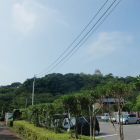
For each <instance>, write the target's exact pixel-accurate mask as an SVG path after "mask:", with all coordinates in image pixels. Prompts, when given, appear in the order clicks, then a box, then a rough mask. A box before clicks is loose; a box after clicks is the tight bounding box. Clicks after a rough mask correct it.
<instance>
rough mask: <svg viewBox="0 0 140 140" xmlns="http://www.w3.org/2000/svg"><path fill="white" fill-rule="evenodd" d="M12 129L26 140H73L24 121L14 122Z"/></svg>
mask: <svg viewBox="0 0 140 140" xmlns="http://www.w3.org/2000/svg"><path fill="white" fill-rule="evenodd" d="M13 129H14V130H15V131H16V132H18V133H19V134H20V135H21V136H22V137H23V138H25V139H27V140H74V139H75V138H70V136H69V134H67V133H58V134H56V133H54V132H52V131H49V130H47V129H44V128H39V127H35V126H34V125H33V124H30V123H28V122H26V121H14V124H13ZM79 140H89V137H88V136H81V138H80V139H79ZM98 140H99V139H98ZM100 140H101V139H100Z"/></svg>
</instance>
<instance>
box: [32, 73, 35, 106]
mask: <svg viewBox="0 0 140 140" xmlns="http://www.w3.org/2000/svg"><path fill="white" fill-rule="evenodd" d="M34 87H35V75H34V81H33V91H32V105H34Z"/></svg>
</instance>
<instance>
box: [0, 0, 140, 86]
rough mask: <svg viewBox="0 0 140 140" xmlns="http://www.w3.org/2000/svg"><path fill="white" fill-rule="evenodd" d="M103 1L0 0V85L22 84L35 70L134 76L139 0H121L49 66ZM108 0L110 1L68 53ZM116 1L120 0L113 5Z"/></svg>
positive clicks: (137, 69) (138, 69)
mask: <svg viewBox="0 0 140 140" xmlns="http://www.w3.org/2000/svg"><path fill="white" fill-rule="evenodd" d="M105 1H106V0H100V1H99V0H59V1H58V0H7V1H6V0H0V85H9V84H11V83H13V82H21V83H23V82H24V81H25V80H26V79H27V78H32V77H33V76H34V75H35V74H37V77H39V76H44V75H45V74H49V73H54V72H55V73H62V74H66V73H81V72H83V73H85V74H93V73H94V71H95V69H99V70H100V71H101V73H102V74H103V75H106V74H109V73H112V74H113V75H114V76H119V77H126V76H138V75H139V74H140V65H139V60H140V59H139V52H140V47H139V44H140V39H139V36H140V27H139V25H140V18H139V13H140V8H139V5H140V1H139V0H122V1H121V2H120V4H119V5H118V6H117V7H116V8H115V9H114V10H113V11H112V13H111V14H110V15H109V16H108V17H107V18H106V20H105V21H104V22H103V23H102V24H101V25H100V26H99V27H98V28H97V29H96V30H95V31H94V32H93V33H92V34H91V35H90V37H89V38H88V39H87V40H86V41H85V42H84V43H83V45H80V46H77V47H76V49H77V51H74V53H72V55H70V56H69V57H68V59H66V60H64V61H62V63H60V64H58V65H57V67H55V68H54V69H52V70H50V69H47V68H48V67H49V66H50V65H51V64H52V63H53V62H54V61H55V60H56V59H57V58H58V57H59V56H60V55H61V54H62V53H63V52H64V51H65V50H66V49H67V48H68V47H69V46H70V44H71V43H72V42H73V41H74V39H75V38H76V37H77V36H78V35H79V34H80V32H81V31H82V30H83V29H84V28H85V27H86V25H87V24H88V23H89V21H90V20H91V19H92V18H93V17H94V15H95V14H96V13H97V11H98V10H99V9H100V8H101V6H102V5H103V4H104V3H105ZM112 2H113V0H108V2H107V4H106V5H105V7H104V8H103V9H102V11H101V13H99V15H98V16H97V17H96V18H95V19H94V20H93V22H92V23H91V24H90V26H89V27H88V28H87V29H86V30H85V32H84V33H83V34H82V36H81V37H80V38H79V40H77V42H75V44H73V45H72V46H71V47H70V49H69V50H68V51H67V53H68V52H69V51H70V50H71V49H72V48H73V47H75V46H76V44H77V43H78V42H79V41H80V39H81V38H82V37H83V36H84V35H85V34H86V33H87V32H88V31H89V29H90V28H91V27H92V26H93V25H94V24H95V23H96V22H97V20H98V19H99V18H100V17H101V16H102V15H103V13H104V12H105V11H106V9H107V8H108V7H109V6H110V5H111V3H112ZM117 2H119V0H116V2H115V4H117ZM115 4H114V6H115ZM67 53H66V54H65V55H67ZM65 55H64V56H63V57H65ZM63 57H62V58H63ZM62 58H61V59H62ZM61 59H60V60H61ZM60 60H59V61H60ZM59 61H57V63H58V62H59ZM57 63H56V64H57ZM53 66H55V65H53ZM49 70H50V71H49ZM48 71H49V72H48ZM41 72H42V73H41Z"/></svg>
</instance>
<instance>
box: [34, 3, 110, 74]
mask: <svg viewBox="0 0 140 140" xmlns="http://www.w3.org/2000/svg"><path fill="white" fill-rule="evenodd" d="M107 2H108V0H106V1H105V3H104V4H103V5H102V6H101V8H100V9H99V10H98V12H97V13H96V14H95V15H94V17H93V18H92V19H91V20H90V22H89V23H88V24H87V25H86V27H85V28H84V29H83V30H82V31H81V33H80V34H79V35H78V36H77V37H76V39H75V40H74V41H73V42H72V43H71V44H70V45H69V46H68V48H67V49H66V50H65V51H64V52H63V53H62V54H61V55H60V56H59V57H58V58H57V59H56V60H55V61H54V62H53V63H52V64H51V65H50V66H49V67H48V68H47V69H45V70H44V71H42V72H40V73H38V74H36V75H40V74H41V73H43V72H45V71H46V70H48V69H49V68H50V67H51V66H53V65H54V64H55V63H56V62H57V61H58V60H59V59H60V58H61V57H62V56H63V55H64V54H65V53H66V52H67V51H68V50H69V49H70V47H71V46H72V45H73V44H74V43H75V42H76V40H77V39H78V38H79V37H80V36H81V35H82V33H83V32H84V31H85V30H86V29H87V27H88V26H89V25H90V24H91V23H92V21H93V20H94V19H95V18H96V17H97V15H98V14H99V13H100V11H101V10H102V9H103V7H104V6H105V5H106V4H107Z"/></svg>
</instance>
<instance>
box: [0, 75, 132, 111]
mask: <svg viewBox="0 0 140 140" xmlns="http://www.w3.org/2000/svg"><path fill="white" fill-rule="evenodd" d="M120 82H121V83H126V84H129V83H130V82H132V77H131V76H127V77H125V78H123V77H118V76H113V74H111V73H110V74H108V75H105V76H103V75H91V74H84V73H80V74H75V73H68V74H64V75H63V74H60V73H52V74H48V75H46V76H45V77H42V78H36V79H35V101H34V104H40V103H49V102H53V101H54V100H55V99H57V98H59V97H60V96H62V95H64V94H73V93H76V92H79V91H80V90H88V89H93V88H95V87H98V86H103V85H106V84H111V83H120ZM32 88H33V78H32V79H27V80H26V81H25V82H24V83H23V84H21V83H19V82H15V83H12V84H11V85H7V86H1V87H0V112H1V111H2V110H3V112H12V110H13V109H15V108H25V107H27V106H29V105H31V96H32Z"/></svg>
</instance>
